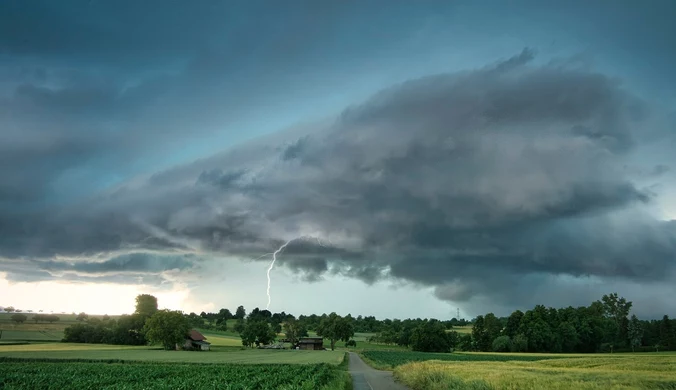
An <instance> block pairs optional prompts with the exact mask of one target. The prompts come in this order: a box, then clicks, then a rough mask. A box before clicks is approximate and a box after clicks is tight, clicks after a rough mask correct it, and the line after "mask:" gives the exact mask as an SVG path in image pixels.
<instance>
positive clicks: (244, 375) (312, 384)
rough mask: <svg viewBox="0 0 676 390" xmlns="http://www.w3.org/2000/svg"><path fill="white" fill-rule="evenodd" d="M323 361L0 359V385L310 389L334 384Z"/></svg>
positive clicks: (5, 387)
mask: <svg viewBox="0 0 676 390" xmlns="http://www.w3.org/2000/svg"><path fill="white" fill-rule="evenodd" d="M338 374H339V373H338V370H337V369H336V367H335V366H331V365H328V364H313V365H290V364H261V365H195V364H171V363H169V364H166V363H164V364H149V363H146V364H128V363H126V364H119V363H113V364H106V363H57V362H52V363H46V362H42V363H2V364H0V388H1V389H3V390H10V389H78V390H84V389H122V390H126V389H149V388H160V389H228V390H268V389H270V390H272V389H275V390H277V389H284V390H305V389H307V390H310V389H321V388H324V387H326V386H327V385H331V384H332V383H334V382H336V380H337V378H338Z"/></svg>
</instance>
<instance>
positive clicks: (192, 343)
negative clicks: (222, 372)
mask: <svg viewBox="0 0 676 390" xmlns="http://www.w3.org/2000/svg"><path fill="white" fill-rule="evenodd" d="M206 340H207V338H206V337H204V335H203V334H202V333H200V332H198V331H196V330H194V329H193V330H191V331H190V332H188V336H187V337H186V339H185V342H184V343H183V349H185V350H188V351H192V350H197V351H208V350H209V349H210V348H211V343H210V342H208V341H206Z"/></svg>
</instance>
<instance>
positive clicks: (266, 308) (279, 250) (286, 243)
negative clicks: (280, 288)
mask: <svg viewBox="0 0 676 390" xmlns="http://www.w3.org/2000/svg"><path fill="white" fill-rule="evenodd" d="M293 240H296V238H293V239H291V240H289V241H287V242H285V243H284V245H282V246H280V247H279V249H277V250H276V251H274V252H272V262H270V266H269V267H268V290H267V294H268V305H267V306H265V310H268V309H269V308H270V301H271V300H272V299H271V298H270V271H272V267H274V266H275V261H277V253H279V252H281V251H283V250H284V248H286V246H287V245H289V244H290V243H291V241H293Z"/></svg>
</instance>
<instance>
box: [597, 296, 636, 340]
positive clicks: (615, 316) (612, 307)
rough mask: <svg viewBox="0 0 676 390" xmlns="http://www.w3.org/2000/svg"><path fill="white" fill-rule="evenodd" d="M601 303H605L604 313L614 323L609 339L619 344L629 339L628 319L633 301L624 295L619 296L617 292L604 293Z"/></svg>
mask: <svg viewBox="0 0 676 390" xmlns="http://www.w3.org/2000/svg"><path fill="white" fill-rule="evenodd" d="M601 303H602V304H603V313H604V314H605V316H606V317H607V318H609V319H610V320H611V321H612V324H613V327H612V328H611V330H610V332H609V333H610V334H609V335H608V336H609V339H608V341H611V342H613V343H618V344H621V343H623V342H624V340H626V339H627V337H626V336H627V321H626V320H627V316H628V315H629V311H630V310H631V306H632V303H631V302H630V301H627V300H626V299H624V298H623V297H618V295H617V293H612V294H609V295H604V296H603V297H601Z"/></svg>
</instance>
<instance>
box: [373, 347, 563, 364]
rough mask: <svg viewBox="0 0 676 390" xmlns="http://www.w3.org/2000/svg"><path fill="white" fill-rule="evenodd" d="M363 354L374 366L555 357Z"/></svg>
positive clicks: (380, 352)
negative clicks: (429, 361) (436, 361)
mask: <svg viewBox="0 0 676 390" xmlns="http://www.w3.org/2000/svg"><path fill="white" fill-rule="evenodd" d="M363 356H364V357H365V358H366V359H368V360H370V361H371V362H373V363H375V365H376V366H390V367H397V366H400V365H402V364H406V363H412V362H423V361H427V360H443V361H476V362H479V361H490V362H504V361H515V360H516V361H538V360H545V359H556V358H557V357H556V356H546V355H540V356H538V355H509V354H467V353H428V352H412V351H401V352H400V351H378V350H374V351H364V352H363Z"/></svg>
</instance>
